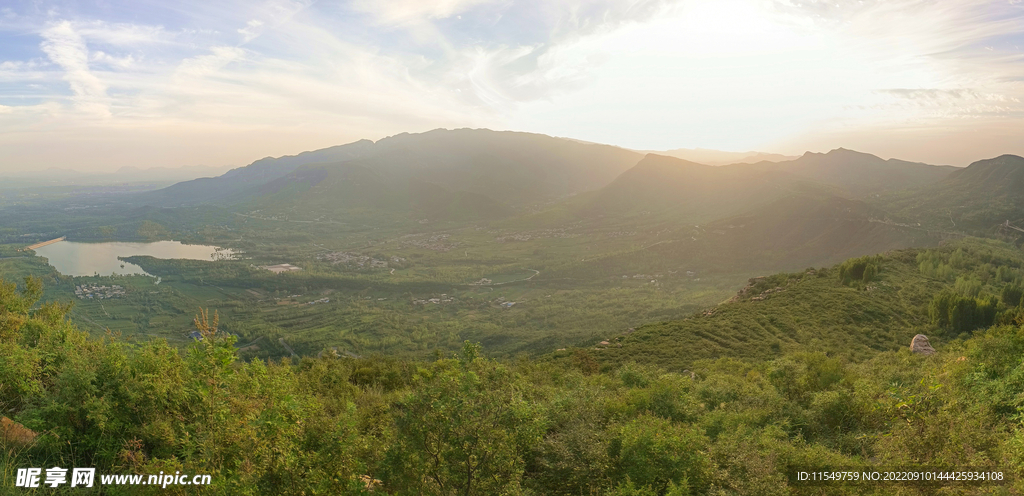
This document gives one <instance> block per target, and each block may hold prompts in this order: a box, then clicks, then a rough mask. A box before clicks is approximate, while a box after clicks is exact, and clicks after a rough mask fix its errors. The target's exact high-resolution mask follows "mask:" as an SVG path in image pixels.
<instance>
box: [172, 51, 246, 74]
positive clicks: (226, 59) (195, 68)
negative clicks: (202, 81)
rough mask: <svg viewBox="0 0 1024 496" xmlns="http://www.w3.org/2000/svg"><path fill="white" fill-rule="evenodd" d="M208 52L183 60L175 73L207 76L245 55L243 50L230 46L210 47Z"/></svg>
mask: <svg viewBox="0 0 1024 496" xmlns="http://www.w3.org/2000/svg"><path fill="white" fill-rule="evenodd" d="M210 52H211V53H209V54H206V55H200V56H198V57H192V58H189V59H185V60H183V61H182V62H181V64H180V65H178V69H177V70H176V71H175V75H176V76H178V77H193V78H198V77H204V76H208V75H211V74H213V73H215V72H217V71H219V70H220V69H221V68H223V67H224V66H226V65H228V64H230V63H232V62H235V61H237V60H241V59H242V58H243V57H244V56H245V50H243V49H241V48H238V47H231V46H215V47H212V48H210Z"/></svg>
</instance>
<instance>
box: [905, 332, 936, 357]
mask: <svg viewBox="0 0 1024 496" xmlns="http://www.w3.org/2000/svg"><path fill="white" fill-rule="evenodd" d="M910 351H911V352H912V353H920V354H922V355H934V354H935V348H932V345H931V344H930V343H928V336H925V335H924V334H918V335H917V336H914V339H913V340H911V341H910Z"/></svg>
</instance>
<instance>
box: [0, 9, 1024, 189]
mask: <svg viewBox="0 0 1024 496" xmlns="http://www.w3.org/2000/svg"><path fill="white" fill-rule="evenodd" d="M0 6H5V7H2V8H0V169H6V170H11V169H17V170H24V169H34V168H45V167H67V168H78V169H94V170H108V169H114V168H117V167H120V166H124V165H132V166H137V167H151V166H178V165H197V164H206V165H217V166H220V165H244V164H247V163H249V162H251V161H253V160H255V159H258V158H261V157H264V156H268V155H273V156H278V155H283V154H294V153H297V152H300V151H303V150H309V149H315V148H322V147H325V146H330V145H336V144H341V143H346V142H350V141H354V140H356V139H359V138H370V139H374V140H376V139H380V138H382V137H384V136H388V135H392V134H397V133H400V132H420V131H426V130H429V129H433V128H437V127H447V128H458V127H488V128H492V129H511V130H519V131H530V132H538V133H545V134H551V135H556V136H566V137H572V138H577V139H581V140H588V141H596V142H602V143H610V144H616V145H621V146H625V147H629V148H636V149H670V148H680V147H686V148H693V147H703V148H714V149H722V150H734V151H743V150H761V151H769V152H779V153H786V154H799V153H802V152H803V151H805V150H812V151H827V150H829V149H832V148H837V147H840V146H842V147H846V148H852V149H856V150H861V151H865V152H870V153H875V154H877V155H880V156H883V157H886V158H888V157H899V158H904V159H908V160H919V161H925V162H930V163H942V164H954V165H966V164H968V163H970V162H971V161H974V160H977V159H981V158H988V157H992V156H996V155H1000V154H1003V153H1015V154H1020V155H1024V104H1022V103H1021V99H1024V52H1022V48H1024V0H990V1H982V0H830V1H817V0H679V1H672V0H567V1H562V2H558V1H545V0H526V1H519V0H394V1H387V0H353V1H349V2H341V1H326V0H321V1H317V2H314V1H291V0H272V1H266V2H259V1H251V0H246V1H237V2H231V1H220V0H213V1H211V0H206V1H173V2H171V1H166V0H160V1H147V0H131V1H118V0H110V1H99V2H70V1H67V2H61V1H57V2H51V1H45V0H36V1H19V0H13V1H12V0H7V1H5V2H2V3H0Z"/></svg>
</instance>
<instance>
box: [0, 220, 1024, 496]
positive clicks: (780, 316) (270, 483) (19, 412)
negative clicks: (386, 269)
mask: <svg viewBox="0 0 1024 496" xmlns="http://www.w3.org/2000/svg"><path fill="white" fill-rule="evenodd" d="M930 260H931V261H938V264H939V265H943V264H945V265H948V266H949V267H951V270H953V271H954V273H953V274H951V275H949V276H948V277H947V278H942V279H939V278H934V277H932V276H930V275H928V274H927V273H928V271H929V270H931V268H930V267H932V266H933V265H935V264H931V263H930V262H929V263H925V262H928V261H930ZM869 266H873V267H877V273H876V275H875V277H874V278H869V280H868V281H865V280H864V279H865V278H864V276H863V274H864V273H866V272H867V271H868V269H867V267H869ZM1021 269H1022V263H1021V256H1020V254H1019V252H1018V251H1016V250H1014V249H1012V248H1010V247H1008V246H1006V245H1002V244H999V243H994V242H985V241H970V240H968V241H963V242H959V243H954V244H950V245H947V246H944V247H942V248H939V249H935V250H925V251H917V252H914V251H906V252H898V253H893V254H890V255H887V256H879V257H871V258H866V259H854V260H850V261H847V262H846V263H844V264H840V265H838V266H836V267H833V268H830V269H817V270H813V271H812V270H808V271H805V272H802V273H797V274H785V273H783V274H777V275H774V276H770V277H765V278H758V279H755V280H753V281H751V284H750V286H749V287H748V288H746V289H745V290H744V291H742V292H741V293H740V295H738V298H737V299H736V301H733V302H730V303H726V304H723V305H720V306H718V307H717V308H716V309H715V310H714V311H706V312H702V313H701V314H699V315H697V316H694V317H691V318H690V319H687V320H684V321H680V322H677V323H669V324H659V325H655V326H645V327H643V328H641V329H638V330H637V332H635V333H633V334H631V335H629V336H627V338H626V339H625V340H623V341H622V342H623V346H622V347H621V348H619V347H616V346H609V347H606V348H600V351H597V350H593V349H570V350H567V351H565V352H560V353H558V354H556V355H554V356H552V357H551V359H542V360H526V359H519V360H512V361H496V360H493V359H488V358H486V357H484V355H483V354H482V353H481V349H480V347H479V345H474V344H470V343H469V342H467V343H465V344H464V345H463V348H462V350H461V351H460V352H459V353H457V354H455V355H448V354H445V353H438V354H437V355H436V356H435V358H434V359H432V360H429V361H412V360H403V359H396V358H393V357H386V356H379V355H375V356H371V357H366V358H352V357H350V356H345V355H344V354H340V353H327V354H325V355H324V356H322V357H320V358H309V357H307V358H301V359H295V360H293V359H288V358H285V359H280V360H269V361H263V360H259V359H252V360H240V359H239V357H238V353H239V351H238V347H237V346H236V345H237V343H236V342H235V341H236V340H235V337H234V336H232V335H230V334H227V333H225V332H223V331H220V330H218V329H217V328H218V327H223V326H222V325H221V324H220V323H219V322H218V319H217V318H216V316H210V315H208V314H203V315H200V316H197V317H196V319H195V322H194V324H195V326H196V327H197V328H198V330H199V331H200V332H201V334H202V336H203V339H202V340H200V341H196V342H194V343H193V344H191V345H189V346H188V347H187V348H186V349H184V350H180V349H178V348H177V347H174V346H170V345H168V343H167V342H166V341H164V340H161V339H147V340H142V341H135V340H124V339H121V338H118V337H116V336H108V337H106V338H103V339H94V338H90V337H89V336H88V335H87V334H86V333H84V332H82V331H80V330H78V329H77V327H76V326H75V325H74V324H73V323H72V322H70V321H69V320H68V319H67V318H66V315H67V312H68V311H69V308H70V305H67V304H60V303H46V304H43V305H41V306H39V305H37V304H36V301H37V299H38V298H39V297H40V296H41V295H42V294H43V288H42V284H41V283H40V281H39V280H37V279H33V278H29V279H27V280H26V284H24V285H23V286H22V287H21V288H20V289H18V288H17V287H16V286H15V285H14V284H13V283H4V284H3V285H0V408H2V409H3V411H4V412H6V415H7V416H9V417H11V418H13V419H14V420H15V421H17V422H20V423H21V424H23V425H24V426H26V427H27V428H29V429H31V430H32V431H34V432H36V433H38V437H37V438H36V439H35V440H34V442H31V443H19V442H15V441H12V440H6V441H5V444H4V446H3V452H2V458H0V463H2V465H3V469H2V471H3V473H4V474H5V479H4V482H3V484H5V485H9V484H11V482H12V481H13V473H14V472H15V471H16V469H17V468H23V467H36V466H40V467H51V466H62V467H72V466H93V467H96V468H97V469H98V472H99V473H139V474H150V473H154V474H155V473H158V472H160V471H164V472H165V473H171V472H174V471H181V472H183V473H188V474H194V473H198V474H205V473H209V474H211V475H212V480H213V487H212V488H209V490H208V491H207V493H210V494H308V495H312V494H339V493H345V494H359V493H368V492H371V491H372V492H376V493H380V492H384V493H388V494H452V495H454V494H566V495H569V494H602V495H604V494H608V495H664V494H671V495H678V494H818V493H821V492H822V491H826V492H827V493H828V494H841V493H843V492H844V491H845V492H846V493H848V494H865V493H871V492H872V491H877V492H878V493H879V494H893V493H907V494H916V493H917V491H918V490H919V489H916V488H908V487H902V488H901V487H899V486H891V485H890V486H885V485H876V486H842V487H840V486H829V487H827V488H823V487H817V486H813V487H812V486H807V485H801V483H800V482H799V481H798V480H796V478H795V477H796V476H795V474H796V472H797V471H798V470H816V469H818V470H820V469H826V468H838V467H847V468H858V469H860V468H870V467H890V468H892V467H897V466H900V467H912V466H927V467H932V468H965V467H969V468H971V469H972V470H999V471H1003V472H1004V473H1005V474H1006V477H1007V479H1008V483H1007V484H1008V486H1006V487H1004V488H1003V489H1011V488H1015V489H1016V490H1021V489H1024V486H1022V485H1021V484H1022V481H1024V479H1021V477H1022V476H1024V431H1022V430H1020V429H1019V426H1020V422H1021V420H1022V416H1021V415H1022V412H1024V409H1022V408H1024V405H1022V404H1021V402H1020V398H1022V397H1024V380H1022V377H1024V327H1022V324H1024V318H1022V317H1021V315H1022V314H1021V308H1020V302H1019V301H1018V302H1017V304H1013V301H1012V300H1013V297H1014V296H1015V294H1016V293H1014V291H1015V290H1014V289H1011V290H1009V291H1003V289H1004V288H1006V287H1011V288H1015V287H1017V286H1015V285H1018V284H1019V282H1020V281H1019V276H1020V274H1021ZM851 271H852V272H858V271H862V272H861V277H860V279H859V281H858V282H857V283H856V284H851V283H850V282H849V281H850V280H852V278H851V277H849V276H850V273H851ZM840 277H842V278H840ZM975 280H976V281H979V283H980V284H978V285H975V284H968V283H965V282H963V281H975ZM844 281H845V282H847V284H844ZM957 281H960V283H959V284H958V283H957ZM848 284H850V285H848ZM776 288H782V289H783V290H778V289H776ZM882 288H886V290H888V291H889V292H887V293H884V294H882V293H876V291H882V290H883V289H882ZM996 293H999V294H1000V295H1002V294H1004V293H1005V295H1006V298H1003V299H999V301H997V302H996V303H995V304H996V305H997V307H996V309H995V313H996V315H995V316H994V317H993V320H994V321H996V322H1001V323H1002V324H999V325H996V326H994V327H990V328H988V329H979V330H975V331H974V332H973V333H971V332H961V329H959V328H956V327H955V326H951V327H950V328H949V329H944V328H943V327H942V326H943V325H946V324H945V323H944V322H933V321H932V320H930V310H929V307H930V306H931V307H934V306H935V305H934V301H943V298H947V296H948V295H957V297H959V298H980V299H982V300H985V301H990V302H991V301H995V300H993V299H992V298H994V297H993V296H992V295H994V294H996ZM787 295H789V296H787ZM843 300H847V302H846V303H843ZM797 302H802V304H803V305H810V306H811V307H812V308H814V309H818V311H817V312H814V311H808V309H807V308H803V307H801V306H795V305H797ZM750 312H753V313H750ZM799 312H805V313H807V314H814V313H817V314H819V316H818V317H815V318H810V315H807V316H805V318H803V319H800V320H799V321H793V322H786V320H785V319H797V318H798V317H799V316H798V313H799ZM709 314H710V315H709ZM748 314H749V315H748ZM842 314H847V315H848V317H849V319H847V320H845V321H844V320H843V319H841V318H840V316H841V315H842ZM744 315H748V316H747V317H743V316H744ZM715 318H718V319H727V320H725V321H718V324H717V325H714V326H713V327H714V328H716V329H719V332H717V333H716V334H714V335H711V334H704V335H702V334H700V333H701V331H699V329H700V327H697V328H694V330H693V331H685V330H686V329H688V328H690V326H695V325H696V326H699V325H702V324H700V323H701V322H706V321H709V320H711V319H715ZM737 319H740V320H737ZM742 319H752V322H754V323H759V325H761V326H763V327H762V329H780V330H786V329H789V330H790V331H791V332H795V333H796V334H795V336H797V337H800V336H802V335H805V334H817V335H818V336H819V338H820V339H818V340H813V339H812V340H808V341H803V342H801V341H800V340H799V339H794V340H792V341H783V338H781V337H780V338H774V339H777V341H776V342H775V343H776V344H773V341H772V340H771V339H766V338H757V339H755V338H746V340H747V341H749V342H750V344H749V346H748V347H744V346H733V345H729V346H725V345H723V346H721V347H720V348H717V349H715V350H712V351H711V352H707V353H705V354H702V353H691V354H687V353H685V352H681V351H680V350H676V349H669V350H667V351H661V352H660V353H657V354H656V353H653V352H652V349H653V348H644V347H643V346H644V343H645V342H646V341H647V339H645V338H643V336H645V335H651V334H652V332H651V331H652V329H660V328H674V329H676V331H675V334H673V336H674V339H675V340H677V341H678V342H679V346H683V347H685V348H687V349H688V350H696V349H700V348H701V347H702V346H704V345H702V344H701V343H702V342H706V341H702V340H707V339H715V340H719V341H721V340H723V339H731V340H733V341H735V340H737V339H743V338H742V336H741V335H736V334H735V331H736V330H738V329H741V328H742V327H743V325H744V324H743V320H742ZM829 319H832V320H829ZM727 321H732V322H733V324H732V325H731V327H729V328H730V329H732V331H730V332H721V329H723V327H722V325H723V324H724V323H725V322H727ZM844 322H845V323H844ZM880 324H884V325H886V326H890V327H892V328H894V329H899V331H893V332H892V336H891V337H885V338H884V339H882V341H881V342H886V340H887V339H891V340H892V342H893V346H876V347H877V348H878V349H875V348H873V347H872V346H873V345H872V344H871V341H870V340H868V341H864V338H865V337H869V336H871V335H870V334H866V333H861V332H859V331H858V329H861V328H864V329H869V328H878V327H879V326H880ZM844 326H845V327H844ZM679 329H682V330H683V331H684V332H681V331H679ZM709 329H710V328H709ZM826 329H827V330H828V331H830V332H829V333H828V334H829V335H831V336H833V338H829V337H828V336H826V335H824V333H823V332H822V331H824V330H826ZM919 330H928V331H929V332H932V334H931V336H932V337H933V342H934V343H936V346H937V348H938V349H939V353H938V354H937V355H935V356H930V357H929V356H923V355H914V354H911V353H910V352H909V351H908V350H907V349H906V343H907V342H908V341H909V336H910V335H913V334H914V333H915V332H917V331H919ZM885 332H888V331H884V330H883V334H884V333H885ZM844 333H845V337H843V336H844ZM784 334H785V333H783V335H784ZM830 339H837V340H840V341H830ZM862 341H864V342H863V343H860V344H858V343H859V342H862ZM897 342H898V343H899V346H898V349H897V346H896V345H895V343H897ZM662 346H664V345H663V344H661V345H657V346H656V347H658V348H660V347H662ZM858 346H859V347H858ZM673 356H674V357H675V358H672V357H673ZM559 357H562V358H559ZM683 366H685V367H687V368H688V370H684V371H681V369H682V367H683ZM107 489H108V492H107V494H119V493H118V492H117V488H114V487H112V486H111V487H108V488H107ZM121 489H124V488H121ZM947 489H949V488H947ZM996 489H998V488H996ZM148 490H149V491H150V493H153V494H156V493H167V494H192V493H193V492H194V490H191V491H190V490H189V489H188V488H186V487H173V486H169V487H168V488H167V489H159V488H149V489H148ZM951 490H952V491H954V492H955V493H957V494H965V493H978V494H982V493H984V494H990V493H991V491H992V490H993V487H992V486H989V487H988V488H981V487H968V486H956V487H955V488H952V489H951ZM997 492H998V491H997ZM123 493H124V494H140V493H141V494H146V491H144V490H143V491H140V490H139V489H138V487H134V488H131V490H130V491H124V492H123Z"/></svg>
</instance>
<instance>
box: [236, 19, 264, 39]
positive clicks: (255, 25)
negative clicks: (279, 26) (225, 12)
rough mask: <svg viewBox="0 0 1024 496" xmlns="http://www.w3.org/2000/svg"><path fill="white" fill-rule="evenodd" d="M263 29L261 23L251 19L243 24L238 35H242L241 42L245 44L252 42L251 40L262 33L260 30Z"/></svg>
mask: <svg viewBox="0 0 1024 496" xmlns="http://www.w3.org/2000/svg"><path fill="white" fill-rule="evenodd" d="M262 27H263V21H260V20H257V19H252V20H250V21H249V22H247V23H246V24H245V27H244V28H242V29H239V30H238V33H239V34H241V35H242V39H243V41H245V42H246V43H248V42H250V41H252V39H253V38H255V37H257V36H259V35H260V32H261V31H262V30H261V29H260V28H262Z"/></svg>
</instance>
